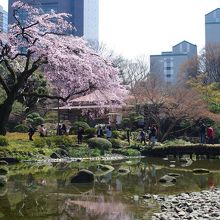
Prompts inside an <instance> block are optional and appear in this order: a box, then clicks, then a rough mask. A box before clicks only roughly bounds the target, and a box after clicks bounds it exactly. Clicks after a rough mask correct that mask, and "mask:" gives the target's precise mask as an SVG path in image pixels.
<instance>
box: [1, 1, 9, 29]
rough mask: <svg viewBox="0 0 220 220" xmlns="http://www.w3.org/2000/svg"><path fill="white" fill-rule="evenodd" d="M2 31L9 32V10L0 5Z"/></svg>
mask: <svg viewBox="0 0 220 220" xmlns="http://www.w3.org/2000/svg"><path fill="white" fill-rule="evenodd" d="M0 31H1V32H2V31H3V32H5V33H6V32H8V12H6V11H5V10H3V7H2V6H1V5H0Z"/></svg>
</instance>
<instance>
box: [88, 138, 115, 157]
mask: <svg viewBox="0 0 220 220" xmlns="http://www.w3.org/2000/svg"><path fill="white" fill-rule="evenodd" d="M88 146H89V148H97V149H99V150H100V151H101V153H102V154H104V152H105V151H108V150H109V149H110V148H111V147H112V143H111V142H110V141H108V140H106V139H104V138H97V137H95V138H90V139H89V140H88Z"/></svg>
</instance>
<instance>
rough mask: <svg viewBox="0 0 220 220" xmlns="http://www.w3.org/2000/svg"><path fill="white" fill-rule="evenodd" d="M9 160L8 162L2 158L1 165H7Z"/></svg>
mask: <svg viewBox="0 0 220 220" xmlns="http://www.w3.org/2000/svg"><path fill="white" fill-rule="evenodd" d="M7 165H8V162H6V161H5V160H0V166H7Z"/></svg>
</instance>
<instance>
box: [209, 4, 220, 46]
mask: <svg viewBox="0 0 220 220" xmlns="http://www.w3.org/2000/svg"><path fill="white" fill-rule="evenodd" d="M205 44H206V47H207V46H208V45H210V44H220V8H217V9H215V10H213V11H211V12H209V13H208V14H206V15H205Z"/></svg>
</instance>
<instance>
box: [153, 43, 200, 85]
mask: <svg viewBox="0 0 220 220" xmlns="http://www.w3.org/2000/svg"><path fill="white" fill-rule="evenodd" d="M196 55H197V46H196V45H194V44H191V43H189V42H187V41H182V42H180V43H178V44H177V45H175V46H173V50H172V51H168V52H162V53H161V54H160V55H151V56H150V72H151V73H152V74H157V75H158V76H160V78H161V80H164V82H165V83H167V84H175V83H176V82H177V80H178V75H179V73H180V71H181V67H182V66H183V64H184V63H186V62H187V61H188V60H189V59H190V58H192V57H194V56H196Z"/></svg>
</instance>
